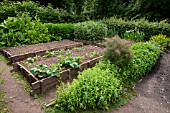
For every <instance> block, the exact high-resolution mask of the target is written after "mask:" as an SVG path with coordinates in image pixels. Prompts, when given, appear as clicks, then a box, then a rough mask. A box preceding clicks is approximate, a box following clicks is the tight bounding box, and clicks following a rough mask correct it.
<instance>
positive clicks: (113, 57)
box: [103, 37, 132, 67]
mask: <svg viewBox="0 0 170 113" xmlns="http://www.w3.org/2000/svg"><path fill="white" fill-rule="evenodd" d="M106 45H107V46H106V50H105V52H104V55H103V60H104V61H108V60H109V61H110V63H113V64H115V65H116V66H119V67H120V66H122V65H126V64H127V63H129V62H130V60H131V59H132V54H131V51H130V50H129V49H128V48H129V46H130V42H128V41H126V40H124V39H121V38H119V37H113V38H111V39H109V40H108V41H107V44H106Z"/></svg>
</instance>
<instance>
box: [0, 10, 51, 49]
mask: <svg viewBox="0 0 170 113" xmlns="http://www.w3.org/2000/svg"><path fill="white" fill-rule="evenodd" d="M0 28H1V29H0V47H13V46H20V45H29V44H37V43H43V42H48V41H50V35H49V33H48V28H46V26H45V25H44V24H42V23H41V22H40V20H39V19H37V17H35V20H32V18H31V17H29V14H28V13H23V14H22V15H17V17H9V18H8V19H7V20H5V21H4V22H2V23H1V24H0Z"/></svg>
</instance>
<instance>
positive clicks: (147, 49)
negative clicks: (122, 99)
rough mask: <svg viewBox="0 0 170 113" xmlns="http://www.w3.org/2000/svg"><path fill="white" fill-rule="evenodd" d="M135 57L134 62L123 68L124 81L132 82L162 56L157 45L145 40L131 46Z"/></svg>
mask: <svg viewBox="0 0 170 113" xmlns="http://www.w3.org/2000/svg"><path fill="white" fill-rule="evenodd" d="M130 50H132V51H133V54H134V57H133V59H132V62H131V63H129V64H128V65H127V66H125V67H123V68H122V74H121V75H122V77H121V78H124V83H128V82H129V83H130V82H133V81H135V80H137V79H139V78H140V77H141V76H143V75H145V74H146V73H148V72H149V71H150V70H151V69H152V67H153V66H154V65H155V63H156V62H157V60H158V58H159V56H160V52H161V51H160V49H159V48H158V47H156V46H155V45H153V44H151V43H148V42H145V43H136V44H134V45H132V46H131V47H130Z"/></svg>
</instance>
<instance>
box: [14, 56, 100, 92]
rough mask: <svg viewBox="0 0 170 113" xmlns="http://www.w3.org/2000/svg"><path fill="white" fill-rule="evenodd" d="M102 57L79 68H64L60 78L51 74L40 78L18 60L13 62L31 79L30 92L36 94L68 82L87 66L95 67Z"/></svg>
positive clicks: (17, 68) (15, 68) (16, 67)
mask: <svg viewBox="0 0 170 113" xmlns="http://www.w3.org/2000/svg"><path fill="white" fill-rule="evenodd" d="M101 57H102V56H99V57H96V58H93V59H91V60H89V61H87V62H83V63H81V64H80V68H79V69H73V68H70V69H67V70H63V71H62V72H60V78H58V77H52V76H49V77H47V78H43V79H40V80H39V79H38V78H36V77H35V76H34V75H33V74H32V73H31V72H30V71H28V70H27V69H26V68H25V67H24V66H23V65H21V64H20V63H18V62H17V63H15V64H13V70H14V71H19V72H21V73H22V75H23V76H25V77H26V78H27V80H28V81H29V83H30V85H31V87H32V92H31V93H30V94H31V95H34V94H36V93H44V92H46V91H47V90H48V89H50V88H51V87H54V86H56V85H58V84H59V83H60V81H62V82H67V80H69V79H70V78H73V77H76V76H77V75H78V72H82V71H83V70H85V69H87V68H90V67H93V66H94V65H95V64H96V63H97V62H98V61H99V59H100V58H101Z"/></svg>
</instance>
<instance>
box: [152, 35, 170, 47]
mask: <svg viewBox="0 0 170 113" xmlns="http://www.w3.org/2000/svg"><path fill="white" fill-rule="evenodd" d="M150 40H151V41H155V42H158V43H159V44H160V45H161V47H163V48H165V47H167V45H168V43H169V41H170V39H168V38H167V37H166V35H162V34H159V35H156V36H152V37H151V38H150Z"/></svg>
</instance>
